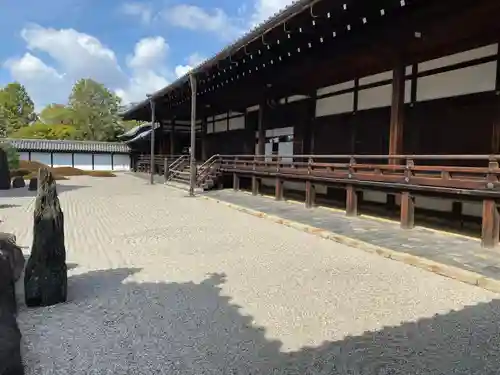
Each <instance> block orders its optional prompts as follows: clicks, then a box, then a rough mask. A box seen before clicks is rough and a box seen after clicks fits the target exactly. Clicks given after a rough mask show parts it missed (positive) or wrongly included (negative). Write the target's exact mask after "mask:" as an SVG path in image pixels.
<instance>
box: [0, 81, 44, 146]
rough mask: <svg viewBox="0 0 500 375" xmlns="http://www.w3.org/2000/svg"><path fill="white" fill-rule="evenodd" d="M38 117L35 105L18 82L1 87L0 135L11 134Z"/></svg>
mask: <svg viewBox="0 0 500 375" xmlns="http://www.w3.org/2000/svg"><path fill="white" fill-rule="evenodd" d="M35 118H36V114H35V105H34V104H33V101H32V100H31V98H30V96H29V95H28V92H27V91H26V88H25V87H24V86H23V85H21V84H20V83H18V82H13V83H9V84H8V85H7V86H5V87H4V88H2V89H0V135H1V136H4V137H5V136H9V135H10V134H12V133H14V132H16V131H17V130H19V129H21V128H22V127H24V126H27V125H29V124H30V122H32V121H33V120H34V119H35Z"/></svg>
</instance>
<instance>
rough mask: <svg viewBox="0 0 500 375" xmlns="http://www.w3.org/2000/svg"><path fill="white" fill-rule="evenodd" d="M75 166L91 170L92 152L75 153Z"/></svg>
mask: <svg viewBox="0 0 500 375" xmlns="http://www.w3.org/2000/svg"><path fill="white" fill-rule="evenodd" d="M75 168H78V169H83V170H84V171H91V170H92V154H85V153H82V154H75Z"/></svg>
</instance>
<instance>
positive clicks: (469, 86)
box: [417, 61, 497, 101]
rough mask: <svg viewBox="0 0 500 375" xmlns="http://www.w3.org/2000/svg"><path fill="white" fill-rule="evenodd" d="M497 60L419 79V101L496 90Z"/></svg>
mask: <svg viewBox="0 0 500 375" xmlns="http://www.w3.org/2000/svg"><path fill="white" fill-rule="evenodd" d="M496 70H497V63H496V62H495V61H493V62H489V63H485V64H481V65H476V66H471V67H468V68H463V69H458V70H452V71H450V72H445V73H440V74H434V75H431V76H427V77H422V78H419V79H418V82H417V101H425V100H433V99H439V98H447V97H452V96H459V95H465V94H473V93H479V92H486V91H493V90H495V78H496Z"/></svg>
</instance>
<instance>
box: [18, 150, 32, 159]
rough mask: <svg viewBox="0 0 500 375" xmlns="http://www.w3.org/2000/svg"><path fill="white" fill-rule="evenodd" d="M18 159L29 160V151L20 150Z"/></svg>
mask: <svg viewBox="0 0 500 375" xmlns="http://www.w3.org/2000/svg"><path fill="white" fill-rule="evenodd" d="M19 160H30V153H29V152H20V153H19Z"/></svg>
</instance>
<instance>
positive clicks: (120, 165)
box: [113, 154, 130, 171]
mask: <svg viewBox="0 0 500 375" xmlns="http://www.w3.org/2000/svg"><path fill="white" fill-rule="evenodd" d="M113 170H114V171H129V170H130V155H126V154H114V155H113Z"/></svg>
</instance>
